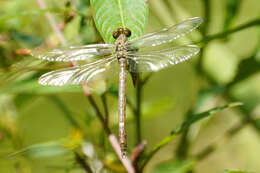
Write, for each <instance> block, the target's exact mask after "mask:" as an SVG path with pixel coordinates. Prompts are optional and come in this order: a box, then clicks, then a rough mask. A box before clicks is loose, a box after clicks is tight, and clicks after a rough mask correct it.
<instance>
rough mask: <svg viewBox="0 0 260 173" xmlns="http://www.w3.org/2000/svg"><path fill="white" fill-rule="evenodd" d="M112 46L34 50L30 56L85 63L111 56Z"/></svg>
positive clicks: (94, 45) (96, 45) (97, 45)
mask: <svg viewBox="0 0 260 173" xmlns="http://www.w3.org/2000/svg"><path fill="white" fill-rule="evenodd" d="M112 48H113V45H112V44H93V45H86V46H69V47H63V48H60V49H54V50H51V51H49V52H48V51H47V52H40V51H38V50H35V51H33V52H32V56H35V57H37V58H39V59H43V60H48V61H64V62H70V61H86V60H91V59H92V58H96V57H103V56H106V55H110V54H111V49H112Z"/></svg>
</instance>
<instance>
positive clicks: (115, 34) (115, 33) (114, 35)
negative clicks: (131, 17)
mask: <svg viewBox="0 0 260 173" xmlns="http://www.w3.org/2000/svg"><path fill="white" fill-rule="evenodd" d="M119 35H120V32H119V31H118V30H116V31H114V32H113V37H114V39H117V38H118V37H119Z"/></svg>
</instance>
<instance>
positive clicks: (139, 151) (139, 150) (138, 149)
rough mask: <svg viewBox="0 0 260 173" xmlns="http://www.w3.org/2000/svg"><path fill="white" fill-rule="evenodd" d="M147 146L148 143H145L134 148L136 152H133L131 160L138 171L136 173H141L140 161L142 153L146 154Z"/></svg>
mask: <svg viewBox="0 0 260 173" xmlns="http://www.w3.org/2000/svg"><path fill="white" fill-rule="evenodd" d="M146 145H147V142H146V141H143V142H142V143H141V144H139V145H137V146H136V147H135V148H134V151H133V152H132V154H131V156H130V159H131V160H132V164H133V166H134V168H135V170H136V172H139V167H138V161H139V159H140V157H141V155H142V153H143V152H144V149H145V147H146Z"/></svg>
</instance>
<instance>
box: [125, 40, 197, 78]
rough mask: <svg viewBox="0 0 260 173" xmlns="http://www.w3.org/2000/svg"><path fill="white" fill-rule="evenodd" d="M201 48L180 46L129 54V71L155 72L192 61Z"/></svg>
mask: <svg viewBox="0 0 260 173" xmlns="http://www.w3.org/2000/svg"><path fill="white" fill-rule="evenodd" d="M199 50H200V48H199V47H197V46H193V45H186V46H178V47H172V48H168V49H163V50H160V51H144V52H136V53H133V54H129V56H128V57H127V59H128V71H130V72H137V73H138V72H153V71H158V70H160V69H163V68H166V67H169V66H173V65H175V64H178V63H180V62H183V61H186V60H188V59H190V58H191V57H192V56H194V55H196V54H197V53H198V52H199Z"/></svg>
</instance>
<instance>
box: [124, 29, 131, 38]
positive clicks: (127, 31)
mask: <svg viewBox="0 0 260 173" xmlns="http://www.w3.org/2000/svg"><path fill="white" fill-rule="evenodd" d="M124 34H125V36H127V37H130V36H131V31H130V30H129V29H127V28H125V29H124Z"/></svg>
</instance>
